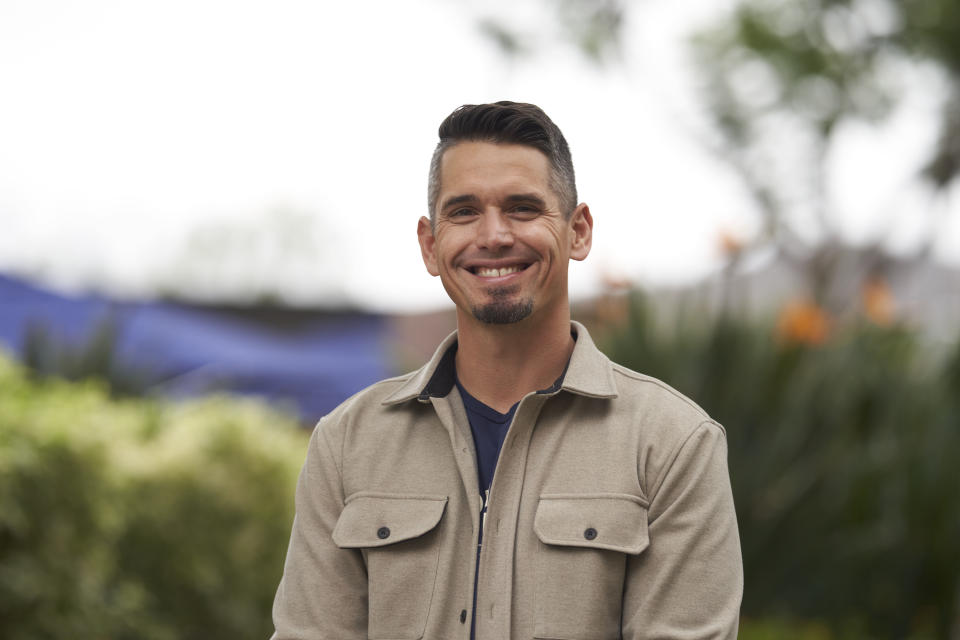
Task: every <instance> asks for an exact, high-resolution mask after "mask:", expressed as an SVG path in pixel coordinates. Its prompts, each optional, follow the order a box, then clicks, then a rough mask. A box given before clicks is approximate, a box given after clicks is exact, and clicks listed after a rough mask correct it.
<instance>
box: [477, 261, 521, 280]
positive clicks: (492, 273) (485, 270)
mask: <svg viewBox="0 0 960 640" xmlns="http://www.w3.org/2000/svg"><path fill="white" fill-rule="evenodd" d="M528 266H530V265H528V264H512V265H509V266H506V267H499V268H497V267H471V268H470V272H471V273H473V274H474V275H477V276H480V277H481V278H501V277H503V276H508V275H510V274H511V273H519V272H520V271H523V270H524V269H526V268H527V267H528Z"/></svg>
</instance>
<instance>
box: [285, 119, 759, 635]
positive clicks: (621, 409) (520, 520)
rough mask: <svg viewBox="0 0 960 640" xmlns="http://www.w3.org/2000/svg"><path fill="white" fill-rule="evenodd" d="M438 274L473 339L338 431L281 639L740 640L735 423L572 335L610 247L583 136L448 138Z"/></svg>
mask: <svg viewBox="0 0 960 640" xmlns="http://www.w3.org/2000/svg"><path fill="white" fill-rule="evenodd" d="M428 200H429V211H430V216H429V218H427V217H424V218H421V219H420V221H419V224H418V228H417V234H418V236H419V241H420V250H421V252H422V255H423V261H424V264H425V265H426V268H427V271H428V272H430V274H431V275H434V276H440V281H441V282H442V283H443V286H444V288H445V289H446V291H447V293H448V294H449V295H450V298H451V299H452V300H453V301H454V303H455V304H456V308H457V332H456V333H454V334H453V335H451V336H449V337H448V338H447V339H446V340H444V341H443V343H442V344H441V345H440V346H439V348H438V349H437V351H436V353H435V355H434V356H433V358H432V359H431V360H430V362H429V363H427V364H426V365H425V366H424V367H423V368H421V369H420V370H418V371H416V372H414V373H411V374H407V375H405V376H401V377H398V378H393V379H390V380H385V381H383V382H380V383H378V384H375V385H373V386H372V387H370V388H368V389H366V390H364V391H361V392H360V393H358V394H357V395H355V396H353V397H352V398H350V399H349V400H347V401H346V402H344V403H343V404H342V405H341V406H340V407H338V408H337V409H336V410H334V411H333V413H331V414H330V415H329V416H327V417H325V418H324V419H322V420H321V421H320V424H319V425H318V426H317V428H316V430H315V431H314V434H313V437H312V439H311V442H310V446H309V451H308V454H307V460H306V462H305V464H304V468H303V471H302V473H301V476H300V481H299V485H298V488H297V514H296V518H295V520H294V525H293V532H292V535H291V540H290V548H289V551H288V554H287V562H286V566H285V569H284V575H283V579H282V581H281V583H280V587H279V589H278V592H277V597H276V601H275V603H274V622H275V625H276V629H277V631H276V634H275V636H274V637H275V638H277V639H282V640H287V639H291V640H292V639H298V640H307V639H313V638H363V637H368V638H381V639H384V638H463V639H466V638H470V637H476V638H483V639H498V640H500V639H504V638H578V639H583V638H604V639H606V638H620V637H623V638H657V639H670V638H676V639H678V640H679V639H680V638H684V639H692V638H698V639H700V638H703V639H706V638H735V637H736V629H737V619H738V613H739V606H740V597H741V593H742V586H743V579H742V567H741V559H740V546H739V538H738V535H737V525H736V517H735V514H734V510H733V500H732V498H731V492H730V483H729V478H728V474H727V467H726V444H725V435H724V432H723V429H722V428H721V427H720V425H718V424H717V423H716V422H713V421H712V420H711V419H710V418H709V417H708V416H707V415H706V414H705V413H704V412H703V411H702V410H701V409H700V408H699V407H697V406H696V405H695V404H694V403H692V402H691V401H689V400H687V399H686V398H684V397H683V396H682V395H680V394H679V393H677V392H676V391H674V390H673V389H671V388H670V387H668V386H666V385H665V384H663V383H661V382H659V381H657V380H654V379H652V378H649V377H646V376H643V375H641V374H638V373H634V372H633V371H630V370H628V369H625V368H623V367H621V366H619V365H616V364H613V363H611V362H610V361H609V360H608V359H607V358H606V357H605V356H604V355H603V354H602V353H600V352H599V351H598V350H597V349H596V347H595V346H594V345H593V342H592V341H591V339H590V336H589V335H588V334H587V331H586V329H585V328H584V327H583V326H582V325H580V324H577V323H572V322H571V321H570V309H569V302H568V295H567V266H568V262H569V260H571V259H574V260H583V259H584V258H586V257H587V254H588V253H589V252H590V246H591V238H592V232H593V218H592V216H591V213H590V209H589V208H588V207H587V205H586V204H583V203H580V204H577V194H576V187H575V183H574V173H573V165H572V162H571V159H570V152H569V149H568V147H567V143H566V141H565V140H564V138H563V135H562V134H561V132H560V130H559V129H558V128H557V127H556V125H554V123H553V122H552V121H551V120H550V119H549V118H548V117H547V116H546V114H544V113H543V111H541V110H540V109H539V108H537V107H535V106H533V105H529V104H518V103H512V102H498V103H496V104H486V105H466V106H463V107H461V108H459V109H457V110H456V111H454V112H453V113H452V114H451V115H450V116H449V117H448V118H447V119H446V120H445V121H444V122H443V124H441V126H440V143H439V144H438V145H437V149H436V151H435V153H434V156H433V161H432V163H431V169H430V183H429V198H428Z"/></svg>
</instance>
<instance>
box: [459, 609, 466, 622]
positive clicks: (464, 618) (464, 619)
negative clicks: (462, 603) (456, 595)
mask: <svg viewBox="0 0 960 640" xmlns="http://www.w3.org/2000/svg"><path fill="white" fill-rule="evenodd" d="M466 621H467V610H466V609H463V610H462V611H461V612H460V624H463V623H464V622H466Z"/></svg>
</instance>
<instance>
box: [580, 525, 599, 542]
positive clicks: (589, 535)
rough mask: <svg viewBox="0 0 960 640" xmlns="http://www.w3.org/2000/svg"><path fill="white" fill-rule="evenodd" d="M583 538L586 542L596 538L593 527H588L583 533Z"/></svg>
mask: <svg viewBox="0 0 960 640" xmlns="http://www.w3.org/2000/svg"><path fill="white" fill-rule="evenodd" d="M583 537H584V538H586V539H587V540H593V539H594V538H596V537H597V530H596V529H594V528H593V527H590V528H589V529H587V530H586V531H584V532H583Z"/></svg>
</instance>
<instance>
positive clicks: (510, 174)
mask: <svg viewBox="0 0 960 640" xmlns="http://www.w3.org/2000/svg"><path fill="white" fill-rule="evenodd" d="M511 188H518V189H524V190H527V191H529V190H531V189H536V190H538V191H543V192H544V195H547V194H548V193H549V192H550V162H549V160H547V156H545V155H544V154H543V153H542V152H540V151H539V150H538V149H535V148H533V147H528V146H525V145H519V144H498V143H493V142H461V143H458V144H456V145H454V146H452V147H450V148H449V149H447V150H446V152H445V153H444V154H443V158H441V162H440V192H441V193H443V194H447V195H459V194H462V193H474V192H483V191H488V190H500V189H511ZM452 192H457V193H452ZM477 195H479V193H477Z"/></svg>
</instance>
